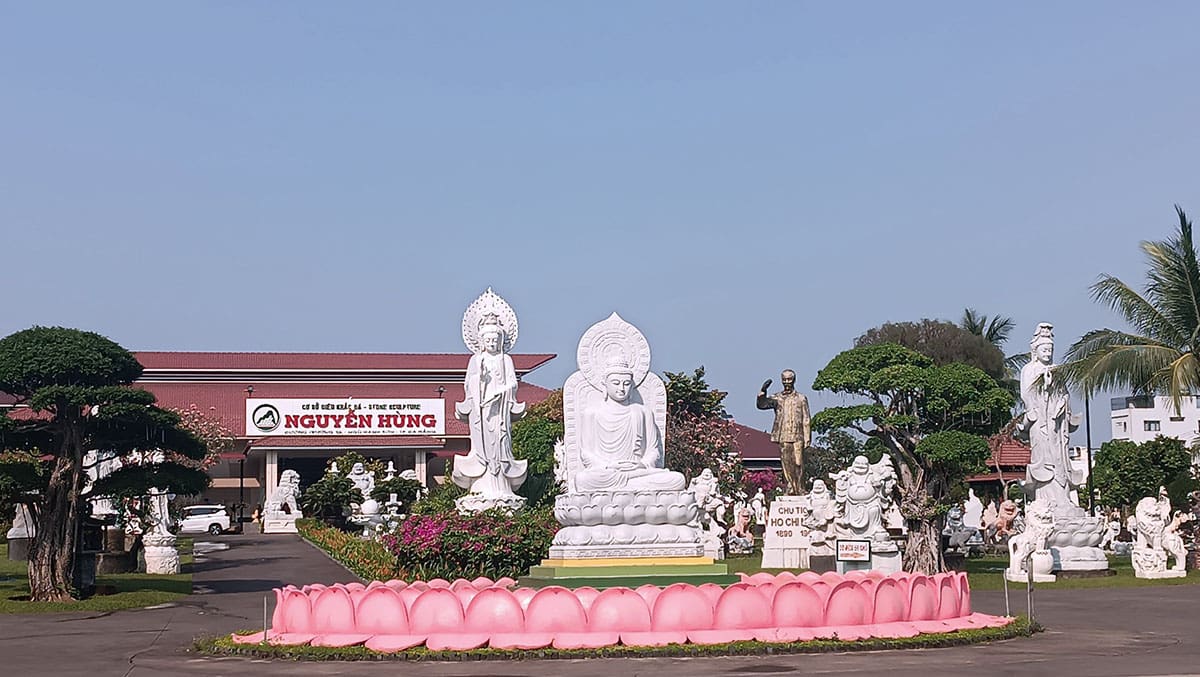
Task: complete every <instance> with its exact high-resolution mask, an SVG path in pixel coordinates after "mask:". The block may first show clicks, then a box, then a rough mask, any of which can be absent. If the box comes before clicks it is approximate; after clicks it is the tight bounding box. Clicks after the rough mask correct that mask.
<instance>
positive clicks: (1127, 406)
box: [1111, 395, 1200, 445]
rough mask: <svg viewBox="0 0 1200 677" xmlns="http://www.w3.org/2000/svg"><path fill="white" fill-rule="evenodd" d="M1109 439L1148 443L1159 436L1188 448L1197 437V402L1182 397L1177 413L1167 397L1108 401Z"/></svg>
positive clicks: (1199, 417)
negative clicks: (1179, 442) (1109, 403)
mask: <svg viewBox="0 0 1200 677" xmlns="http://www.w3.org/2000/svg"><path fill="white" fill-rule="evenodd" d="M1111 402H1112V438H1113V439H1114V440H1129V441H1131V442H1137V443H1139V444H1140V443H1142V442H1148V441H1150V440H1152V439H1154V438H1155V437H1158V436H1159V435H1165V436H1167V437H1174V438H1176V439H1179V440H1183V441H1184V442H1185V443H1186V444H1189V445H1190V444H1191V443H1192V441H1193V440H1195V439H1196V438H1197V437H1200V398H1197V397H1184V398H1183V400H1182V402H1181V407H1180V409H1179V411H1176V410H1175V405H1174V404H1173V403H1172V402H1171V398H1170V397H1167V396H1149V395H1145V396H1142V395H1138V396H1133V395H1130V396H1126V397H1114V398H1112V401H1111Z"/></svg>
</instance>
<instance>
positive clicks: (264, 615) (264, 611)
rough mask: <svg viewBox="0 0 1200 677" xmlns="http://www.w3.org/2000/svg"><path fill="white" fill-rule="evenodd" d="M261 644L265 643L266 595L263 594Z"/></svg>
mask: <svg viewBox="0 0 1200 677" xmlns="http://www.w3.org/2000/svg"><path fill="white" fill-rule="evenodd" d="M262 641H263V644H266V643H267V596H266V595H263V638H262Z"/></svg>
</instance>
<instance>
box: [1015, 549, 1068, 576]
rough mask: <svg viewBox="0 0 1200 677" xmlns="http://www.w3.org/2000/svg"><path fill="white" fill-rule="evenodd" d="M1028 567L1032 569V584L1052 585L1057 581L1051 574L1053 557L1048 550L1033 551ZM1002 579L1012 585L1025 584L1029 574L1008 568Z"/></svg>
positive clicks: (1021, 570) (1022, 570)
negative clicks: (1005, 579) (1010, 582)
mask: <svg viewBox="0 0 1200 677" xmlns="http://www.w3.org/2000/svg"><path fill="white" fill-rule="evenodd" d="M1029 565H1030V566H1032V568H1033V582H1034V583H1053V582H1054V581H1055V580H1057V579H1056V578H1055V577H1054V574H1052V573H1051V571H1052V570H1053V568H1054V555H1053V554H1052V553H1051V552H1050V551H1049V550H1036V551H1034V553H1033V556H1032V557H1031V558H1030V560H1029ZM1004 577H1005V578H1007V579H1008V580H1010V581H1012V582H1013V583H1025V582H1027V581H1028V580H1029V573H1028V572H1026V571H1025V570H1024V569H1014V568H1013V567H1011V566H1010V567H1009V568H1007V569H1005V570H1004Z"/></svg>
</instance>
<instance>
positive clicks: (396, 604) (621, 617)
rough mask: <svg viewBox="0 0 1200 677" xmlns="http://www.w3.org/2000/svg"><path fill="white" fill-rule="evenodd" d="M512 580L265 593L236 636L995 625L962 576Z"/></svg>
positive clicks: (739, 632) (534, 637)
mask: <svg viewBox="0 0 1200 677" xmlns="http://www.w3.org/2000/svg"><path fill="white" fill-rule="evenodd" d="M514 584H515V581H513V579H511V578H502V579H500V580H492V579H490V578H485V577H480V578H476V579H474V580H470V581H468V580H465V579H459V580H455V581H454V582H449V581H446V580H444V579H434V580H430V581H428V582H421V581H418V582H414V583H405V582H403V581H388V582H386V583H382V582H378V581H376V582H374V583H371V584H370V585H367V586H364V585H362V584H360V583H351V584H349V585H341V584H337V585H331V586H325V585H308V586H304V587H303V588H295V587H292V586H288V587H286V588H282V589H276V590H275V596H276V606H275V613H274V615H273V617H272V624H271V625H272V627H271V628H270V630H268V631H267V633H266V636H265V638H264V635H263V633H261V632H259V633H255V634H251V635H234V636H233V640H234V641H235V642H238V643H242V644H253V643H259V642H262V641H264V639H265V640H266V641H267V642H269V643H271V644H277V645H296V646H298V645H305V644H308V645H312V646H325V647H345V646H356V645H365V646H366V647H367V648H368V649H371V650H375V651H380V652H395V651H402V650H405V649H409V648H412V647H417V646H424V647H426V648H428V649H432V650H467V649H476V648H480V647H484V646H488V647H492V648H496V649H540V648H545V647H550V646H553V647H555V648H558V649H576V648H599V647H605V646H614V645H618V644H620V645H625V646H635V647H638V646H640V647H645V646H665V645H668V644H685V643H691V644H725V643H728V642H734V641H748V640H757V641H760V642H776V643H784V642H797V641H806V640H811V639H822V638H836V639H841V640H858V639H867V638H890V639H894V638H902V637H915V636H917V635H919V634H922V633H940V632H952V631H956V630H966V629H972V628H989V627H1003V626H1006V625H1008V624H1009V623H1011V622H1012V621H1013V619H1011V618H1001V617H997V616H989V615H986V614H979V613H972V611H971V591H970V588H969V586H968V584H967V576H966V574H965V573H961V572H957V573H945V574H936V575H933V576H925V575H921V574H908V573H902V574H893V575H890V576H882V575H878V574H873V573H864V572H853V573H850V574H847V575H845V576H842V575H839V574H833V573H827V574H815V573H812V572H805V573H802V574H798V575H797V574H792V573H790V572H784V573H781V574H778V575H771V574H766V573H760V574H755V575H753V576H746V575H744V574H743V576H742V581H741V582H740V583H735V584H733V585H731V586H729V587H725V588H722V587H721V586H718V585H713V584H711V583H708V584H704V585H700V586H693V585H690V584H686V583H677V584H674V585H669V586H667V587H665V588H660V587H657V586H653V585H644V586H641V587H639V588H637V589H630V588H609V589H607V590H603V591H600V590H596V589H594V588H578V589H575V590H569V589H567V588H562V587H546V588H542V589H540V590H536V589H533V588H514V587H513V586H514Z"/></svg>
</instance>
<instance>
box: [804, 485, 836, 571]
mask: <svg viewBox="0 0 1200 677" xmlns="http://www.w3.org/2000/svg"><path fill="white" fill-rule="evenodd" d="M804 507H805V512H804V517H802V518H801V520H800V523H801V525H802V526H803V527H804V528H805V529H807V530H808V538H809V543H810V545H809V546H808V547H809V552H808V555H809V556H810V557H811V556H817V557H828V556H830V555H833V554H834V550H833V540H834V539H835V538H837V534H836V532H835V527H834V520H835V519H836V518H837V503H836V502H835V501H834V499H833V495H832V494H830V493H829V487H827V486H826V485H825V480H819V479H818V480H813V486H812V491H811V492H809V493H808V495H807V496H805V506H804Z"/></svg>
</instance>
